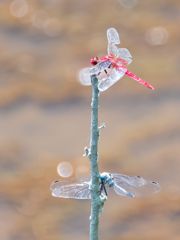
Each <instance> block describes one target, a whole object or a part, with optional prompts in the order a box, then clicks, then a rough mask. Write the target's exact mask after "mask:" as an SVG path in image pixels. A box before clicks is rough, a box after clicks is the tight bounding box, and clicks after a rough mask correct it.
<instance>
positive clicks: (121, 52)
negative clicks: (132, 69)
mask: <svg viewBox="0 0 180 240" xmlns="http://www.w3.org/2000/svg"><path fill="white" fill-rule="evenodd" d="M116 58H121V59H124V60H126V61H127V62H128V65H129V64H130V63H131V62H132V59H131V58H132V56H131V54H130V52H129V51H128V50H127V49H126V48H119V49H118V52H117V55H116Z"/></svg>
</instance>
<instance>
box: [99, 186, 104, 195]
mask: <svg viewBox="0 0 180 240" xmlns="http://www.w3.org/2000/svg"><path fill="white" fill-rule="evenodd" d="M103 186H104V185H103V184H101V187H100V189H99V195H101V193H102V190H103Z"/></svg>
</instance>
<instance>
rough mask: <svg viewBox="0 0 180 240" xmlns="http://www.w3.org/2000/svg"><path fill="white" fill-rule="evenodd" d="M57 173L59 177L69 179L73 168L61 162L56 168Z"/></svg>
mask: <svg viewBox="0 0 180 240" xmlns="http://www.w3.org/2000/svg"><path fill="white" fill-rule="evenodd" d="M57 171H58V173H59V175H60V176H62V177H69V176H71V175H72V173H73V167H72V165H71V164H70V163H68V162H61V163H60V164H59V165H58V166H57Z"/></svg>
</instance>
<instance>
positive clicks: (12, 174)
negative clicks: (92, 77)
mask: <svg viewBox="0 0 180 240" xmlns="http://www.w3.org/2000/svg"><path fill="white" fill-rule="evenodd" d="M179 24H180V2H179V1H177V0H175V1H170V0H160V1H156V0H149V1H143V0H98V1H97V0H96V1H95V0H91V1H87V0H84V1H82V0H68V1H65V0H49V1H48V0H43V1H42V0H31V1H30V0H15V1H10V0H1V1H0V239H2V240H65V239H66V240H70V239H74V240H76V239H78V240H81V239H82V240H86V239H88V234H89V216H90V204H91V203H90V201H88V200H87V201H86V200H85V201H80V200H73V199H60V198H54V197H52V196H51V191H50V189H49V186H50V184H51V182H53V181H54V180H56V179H59V178H62V177H68V176H71V177H78V176H82V175H85V174H88V173H89V170H90V169H89V161H88V159H87V157H83V153H84V150H83V149H84V147H85V146H89V141H90V117H91V108H90V103H91V86H83V85H81V84H80V83H79V82H78V72H79V70H81V69H82V68H84V67H90V59H91V58H92V57H94V56H98V57H102V56H103V55H106V54H107V37H106V31H107V29H108V28H111V27H113V28H116V29H117V31H118V33H119V36H120V40H121V44H120V45H119V46H118V47H125V48H127V49H128V50H129V51H130V53H131V55H132V56H133V58H132V59H133V62H132V63H131V65H129V66H128V69H129V70H130V71H131V72H133V73H134V74H136V75H137V76H139V77H141V78H142V79H144V80H145V81H147V82H148V83H150V84H151V85H152V86H153V87H154V88H155V90H154V91H152V90H150V89H148V88H146V87H144V86H143V85H141V84H138V83H137V82H135V81H133V80H132V79H131V78H129V77H127V76H124V77H123V78H122V79H121V80H120V81H119V82H117V83H116V84H115V85H113V86H112V87H111V88H110V89H108V90H107V91H105V92H103V93H102V94H101V95H100V104H99V106H100V107H99V125H101V124H103V123H105V124H106V128H105V129H102V131H101V138H100V141H99V157H100V161H99V168H100V171H101V172H103V171H109V172H112V173H113V172H115V173H122V174H126V175H140V176H142V177H144V178H145V179H149V180H153V181H157V182H159V184H160V185H161V187H162V191H161V192H160V193H157V194H154V195H150V196H146V197H139V198H128V197H121V196H119V195H117V194H116V193H114V191H113V190H111V191H110V193H109V196H108V201H106V203H105V209H104V212H103V213H102V215H101V217H100V231H99V236H100V239H104V240H109V239H113V240H117V239H122V240H144V239H146V240H152V239H154V240H162V239H164V240H166V239H168V240H169V239H173V240H177V239H180V228H179V225H180V186H179V182H180V174H179V168H180V159H179V155H180V111H179V105H180V81H179V74H180V68H179V65H180V55H179V42H180V31H179ZM62 163H63V164H62ZM63 167H65V170H63Z"/></svg>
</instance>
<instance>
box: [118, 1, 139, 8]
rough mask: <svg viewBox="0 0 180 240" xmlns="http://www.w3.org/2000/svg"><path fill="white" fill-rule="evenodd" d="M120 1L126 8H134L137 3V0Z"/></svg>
mask: <svg viewBox="0 0 180 240" xmlns="http://www.w3.org/2000/svg"><path fill="white" fill-rule="evenodd" d="M119 2H120V4H121V6H122V7H124V8H133V7H135V6H136V4H137V0H119Z"/></svg>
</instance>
